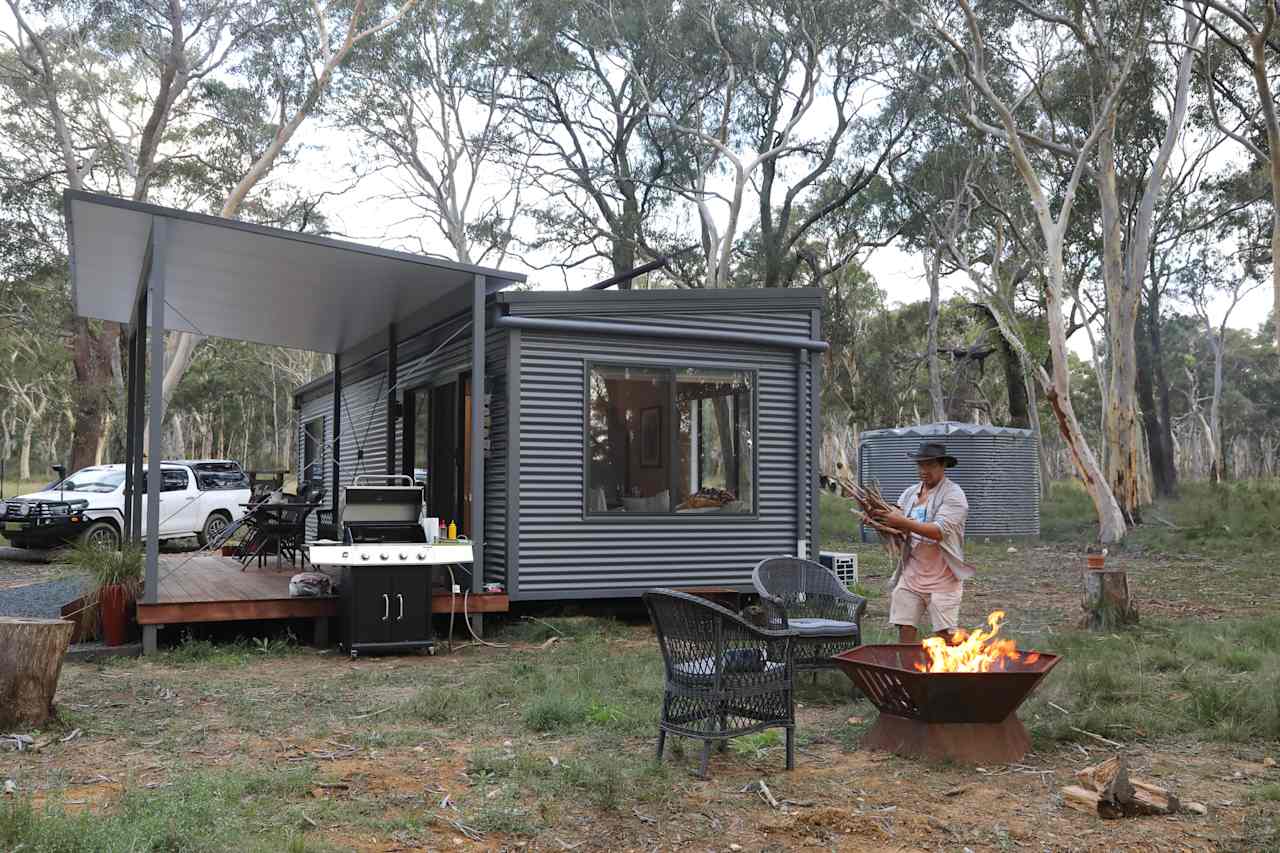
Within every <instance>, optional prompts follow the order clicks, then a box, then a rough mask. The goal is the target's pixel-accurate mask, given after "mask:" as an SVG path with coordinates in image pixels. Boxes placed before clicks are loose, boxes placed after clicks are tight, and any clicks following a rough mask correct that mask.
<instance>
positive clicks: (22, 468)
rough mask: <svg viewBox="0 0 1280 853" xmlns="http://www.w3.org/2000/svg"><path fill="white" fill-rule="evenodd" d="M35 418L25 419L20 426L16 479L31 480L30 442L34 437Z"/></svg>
mask: <svg viewBox="0 0 1280 853" xmlns="http://www.w3.org/2000/svg"><path fill="white" fill-rule="evenodd" d="M35 432H36V418H35V416H34V415H32V416H31V417H29V418H27V420H26V423H24V424H23V425H22V443H21V444H20V445H19V446H18V479H19V480H30V479H31V441H32V439H33V438H34V437H35Z"/></svg>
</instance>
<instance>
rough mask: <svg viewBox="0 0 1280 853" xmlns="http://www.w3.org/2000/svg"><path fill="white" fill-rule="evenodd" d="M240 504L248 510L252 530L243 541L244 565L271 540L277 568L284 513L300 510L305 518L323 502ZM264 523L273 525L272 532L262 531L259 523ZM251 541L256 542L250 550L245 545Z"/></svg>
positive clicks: (304, 557) (278, 565)
mask: <svg viewBox="0 0 1280 853" xmlns="http://www.w3.org/2000/svg"><path fill="white" fill-rule="evenodd" d="M240 506H242V507H244V508H245V509H246V510H248V512H246V513H245V514H246V516H248V519H249V520H248V521H247V523H248V524H249V527H250V529H251V530H252V531H253V532H252V533H250V535H249V541H248V542H246V543H245V544H246V547H245V548H244V553H243V554H242V558H243V561H244V565H246V566H247V565H249V561H250V560H252V559H253V558H254V557H256V556H258V554H259V553H261V551H262V549H263V548H265V547H266V545H267V542H268V541H273V542H274V544H275V548H276V568H277V569H279V568H280V552H281V550H282V549H281V547H280V533H279V530H280V528H283V527H284V525H285V520H284V519H285V513H286V512H290V513H298V512H300V513H302V517H303V518H304V519H305V518H306V517H307V516H308V515H309V514H310V513H312V512H313V511H315V510H316V509H318V508H320V507H321V506H323V504H319V503H290V502H287V501H282V502H280V503H266V502H265V501H263V502H259V503H246V504H240ZM264 524H265V526H266V527H267V528H268V529H270V528H271V527H273V526H274V528H275V530H274V531H273V532H264V531H263V530H262V527H261V525H264ZM251 542H252V543H256V546H257V547H255V548H253V549H252V550H250V549H249V548H248V547H247V546H248V545H249V543H251ZM303 560H304V561H305V560H306V556H305V555H304V556H303Z"/></svg>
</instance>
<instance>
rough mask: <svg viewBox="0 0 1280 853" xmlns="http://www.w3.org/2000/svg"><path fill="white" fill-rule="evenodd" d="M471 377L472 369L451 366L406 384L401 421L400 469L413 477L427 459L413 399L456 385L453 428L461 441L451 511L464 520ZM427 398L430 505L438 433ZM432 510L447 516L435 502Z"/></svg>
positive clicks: (455, 466) (428, 497)
mask: <svg viewBox="0 0 1280 853" xmlns="http://www.w3.org/2000/svg"><path fill="white" fill-rule="evenodd" d="M470 380H471V371H470V370H462V369H458V370H450V371H444V372H441V373H437V374H435V375H433V376H431V377H429V378H426V379H423V380H422V381H421V382H417V383H415V384H413V385H411V386H409V387H408V388H405V389H404V395H405V397H406V398H407V399H406V400H405V401H404V409H403V411H404V418H403V421H402V423H403V427H402V429H401V432H400V471H401V473H403V474H408V475H409V476H410V477H412V476H413V469H414V468H416V467H421V466H419V465H418V462H420V461H424V460H420V459H418V458H417V448H416V443H417V441H416V439H417V436H416V432H417V429H418V423H417V420H418V418H417V412H416V411H414V408H413V406H411V405H409V404H410V403H415V404H416V402H417V400H416V397H417V395H418V394H421V393H426V394H429V395H430V394H434V393H435V392H436V391H437V390H438V389H440V388H444V387H446V386H449V385H453V386H455V388H456V389H457V390H456V392H455V394H454V406H455V409H454V411H455V419H454V425H453V426H454V429H455V430H456V433H455V434H456V435H457V436H458V438H459V443H458V448H457V452H456V453H455V455H454V464H453V466H452V467H453V469H454V502H455V503H456V506H455V507H454V508H453V509H452V510H451V512H453V514H454V516H453V517H456V518H458V519H459V520H463V515H462V495H463V489H464V487H466V486H467V485H469V484H467V483H464V482H463V481H464V480H465V477H464V471H465V465H464V464H463V463H464V462H465V460H466V453H467V449H468V443H469V442H470V440H471V437H470V436H469V435H467V432H466V423H467V422H466V418H467V414H468V412H467V411H466V407H465V403H466V386H467V383H468V382H469V381H470ZM427 399H428V404H427V405H428V408H427V441H426V456H427V459H426V460H425V461H426V462H427V494H426V495H425V497H426V498H427V503H428V505H430V504H431V492H430V489H431V481H432V478H433V477H435V476H436V473H435V466H434V465H432V464H431V459H432V457H434V455H435V451H436V446H435V435H434V433H433V432H432V430H431V428H430V423H431V405H430V397H428V398H427ZM431 511H432V512H435V513H436V514H437V517H439V518H444V516H441V515H440V514H439V509H438V508H437V507H435V506H432V507H431ZM467 522H468V523H469V520H467Z"/></svg>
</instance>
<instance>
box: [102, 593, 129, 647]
mask: <svg viewBox="0 0 1280 853" xmlns="http://www.w3.org/2000/svg"><path fill="white" fill-rule="evenodd" d="M98 612H99V613H100V614H101V615H102V640H103V642H104V643H106V644H107V645H108V646H123V645H124V644H125V643H127V642H128V641H129V593H128V591H127V590H126V589H125V588H124V587H123V586H119V585H113V586H104V587H103V588H102V589H100V590H98Z"/></svg>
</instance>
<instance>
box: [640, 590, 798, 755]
mask: <svg viewBox="0 0 1280 853" xmlns="http://www.w3.org/2000/svg"><path fill="white" fill-rule="evenodd" d="M644 603H645V607H647V608H648V610H649V616H650V618H652V619H653V627H654V629H655V630H656V632H657V635H658V646H659V647H660V648H661V649H662V660H663V665H664V666H665V667H666V685H665V688H664V690H663V696H662V716H661V719H660V720H659V722H658V761H662V753H663V748H664V747H665V745H666V738H667V734H668V732H669V733H671V734H676V735H683V736H684V737H690V738H696V739H700V740H701V741H702V765H701V768H700V769H699V775H700V776H702V777H703V778H706V776H707V765H708V763H709V762H710V759H711V744H712V743H717V744H718V745H719V747H720V748H721V749H723V748H724V747H725V746H726V745H727V743H728V740H729V738H732V737H739V736H741V735H746V734H750V733H752V732H758V731H763V730H765V729H771V728H783V729H785V730H786V749H787V769H788V770H790V769H792V768H793V767H795V726H796V715H795V696H794V672H793V665H792V657H791V655H792V637H793V635H792V634H790V633H788V632H785V631H771V630H768V629H765V628H759V627H757V626H755V625H752V624H751V623H750V622H747V621H746V620H745V619H743V618H742V617H741V616H738V615H737V614H735V613H733V612H732V611H730V610H727V609H726V608H724V607H721V606H720V605H718V604H713V603H711V602H710V601H707V600H706V599H702V598H698V597H696V596H693V595H689V594H687V593H683V592H676V591H675V590H671V589H657V590H651V591H649V592H646V593H645V594H644Z"/></svg>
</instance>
